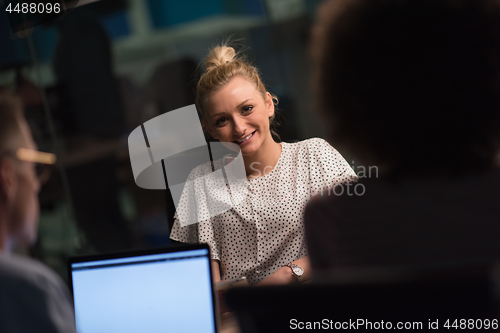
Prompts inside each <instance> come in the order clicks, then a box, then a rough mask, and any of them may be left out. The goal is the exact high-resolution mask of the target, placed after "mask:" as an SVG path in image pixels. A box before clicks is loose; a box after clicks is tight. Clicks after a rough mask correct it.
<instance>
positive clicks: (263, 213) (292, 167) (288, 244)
mask: <svg viewBox="0 0 500 333" xmlns="http://www.w3.org/2000/svg"><path fill="white" fill-rule="evenodd" d="M281 145H282V150H281V155H280V158H279V160H278V162H277V163H276V165H275V167H274V168H273V170H272V171H271V172H270V173H268V174H266V175H264V176H261V177H257V178H253V179H248V180H247V185H248V194H247V195H246V198H245V199H244V200H243V201H242V202H240V203H239V204H236V205H235V206H234V207H232V208H231V209H229V210H228V211H226V212H223V213H221V214H219V215H217V216H215V217H212V218H209V219H207V220H204V221H202V222H198V223H195V224H191V225H187V226H181V225H180V223H179V220H178V219H177V214H176V218H175V221H174V225H173V227H172V231H171V235H170V238H171V239H173V240H177V241H180V242H184V243H207V244H208V245H209V246H210V249H211V253H212V259H216V260H219V261H220V268H221V280H230V279H235V278H239V277H242V276H246V277H247V279H248V282H249V283H250V284H256V283H258V282H260V281H262V280H263V279H264V278H266V277H267V276H269V275H271V274H272V273H273V272H275V271H276V270H277V269H279V268H280V267H282V266H284V265H286V264H287V263H289V262H291V261H294V260H297V259H300V258H302V257H304V256H307V249H306V245H305V240H304V227H303V223H302V218H303V210H304V207H305V205H306V203H307V201H308V200H309V199H310V197H311V196H312V195H315V194H318V193H320V192H321V190H323V192H322V193H324V194H325V195H327V194H328V193H330V191H325V188H332V187H333V186H335V185H337V184H342V183H346V182H352V181H356V179H357V177H356V174H355V173H354V171H353V170H352V168H351V167H350V166H349V164H348V163H347V161H346V160H345V159H344V158H343V157H342V156H341V155H340V153H339V152H337V150H335V149H334V148H333V147H332V146H330V144H328V143H327V142H326V141H325V140H323V139H320V138H312V139H308V140H304V141H301V142H297V143H286V142H282V143H281ZM193 171H194V170H193ZM332 193H333V192H332ZM181 200H190V198H184V197H183V199H181ZM179 207H181V206H179ZM191 207H193V206H191Z"/></svg>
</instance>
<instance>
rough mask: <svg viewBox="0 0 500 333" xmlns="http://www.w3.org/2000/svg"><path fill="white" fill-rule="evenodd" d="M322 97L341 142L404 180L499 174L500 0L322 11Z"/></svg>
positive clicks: (382, 2) (318, 47)
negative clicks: (481, 171) (406, 177)
mask: <svg viewBox="0 0 500 333" xmlns="http://www.w3.org/2000/svg"><path fill="white" fill-rule="evenodd" d="M318 13H319V16H320V22H319V24H318V25H317V29H316V34H315V37H316V38H315V40H314V43H313V47H312V52H313V57H315V66H316V68H315V71H314V73H315V78H314V83H315V91H316V92H317V94H318V102H319V107H320V110H322V111H323V112H324V113H325V115H326V116H327V117H328V118H329V119H330V120H331V124H332V127H333V128H332V130H331V132H330V133H331V134H332V141H334V144H335V145H336V146H342V145H348V146H350V149H351V151H352V152H353V153H354V154H357V155H358V157H361V156H362V157H365V158H366V161H368V162H369V163H376V164H379V165H385V166H387V167H388V168H389V169H392V170H394V171H395V172H397V173H400V174H427V175H428V174H434V173H436V172H439V173H443V172H445V173H447V174H451V173H462V172H469V171H478V170H479V169H482V168H483V169H484V168H489V167H492V164H493V161H494V155H495V150H496V149H497V147H498V141H499V137H500V134H499V133H500V126H499V125H500V112H499V110H500V108H499V106H500V89H499V88H500V85H499V82H500V33H499V31H500V5H499V1H497V0H369V1H365V0H334V1H330V2H327V3H325V5H324V6H323V7H322V8H321V10H320V11H319V12H318Z"/></svg>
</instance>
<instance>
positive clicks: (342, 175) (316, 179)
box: [308, 138, 358, 193]
mask: <svg viewBox="0 0 500 333" xmlns="http://www.w3.org/2000/svg"><path fill="white" fill-rule="evenodd" d="M308 148H309V173H310V180H311V192H312V193H318V192H319V191H321V190H322V189H324V188H328V189H330V188H332V187H333V186H335V185H339V184H346V183H351V182H356V181H357V180H358V177H357V175H356V173H355V172H354V170H352V168H351V166H350V165H349V163H347V161H346V160H345V159H344V158H343V157H342V155H340V153H339V152H338V151H337V150H336V149H335V148H333V147H332V146H331V145H330V144H329V143H328V142H326V141H325V140H323V139H320V138H314V139H310V140H309V145H308Z"/></svg>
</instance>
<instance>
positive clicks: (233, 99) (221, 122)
mask: <svg viewBox="0 0 500 333" xmlns="http://www.w3.org/2000/svg"><path fill="white" fill-rule="evenodd" d="M207 106H208V107H207V109H208V110H207V115H206V118H205V119H206V120H205V123H206V124H205V125H206V126H207V128H208V131H209V133H210V135H211V136H212V137H213V138H214V139H216V140H219V141H221V142H233V143H235V144H237V145H238V146H239V147H240V149H241V152H242V154H243V155H252V154H254V153H256V152H259V151H260V152H261V149H266V147H270V146H271V144H272V143H274V140H273V138H272V135H271V132H270V129H269V117H271V116H272V115H273V114H274V104H273V100H272V97H271V94H269V93H266V96H265V98H264V97H263V96H262V94H261V93H260V92H259V91H258V90H257V89H256V87H255V84H253V83H252V82H250V81H248V80H246V79H244V78H243V77H241V76H236V77H234V78H233V79H231V81H229V83H228V84H226V85H225V86H224V87H223V88H222V89H221V90H219V91H217V92H216V93H215V94H213V95H212V96H211V98H210V99H209V101H208V103H207Z"/></svg>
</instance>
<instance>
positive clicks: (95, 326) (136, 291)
mask: <svg viewBox="0 0 500 333" xmlns="http://www.w3.org/2000/svg"><path fill="white" fill-rule="evenodd" d="M68 265H69V270H68V271H69V281H70V286H71V290H72V292H73V298H74V306H75V318H76V328H77V332H78V333H89V332H91V333H98V332H106V333H112V332H119V333H127V332H167V331H168V332H200V333H203V332H207V333H216V332H217V318H216V311H215V309H216V306H215V305H216V303H215V294H214V290H213V286H212V280H211V276H212V275H211V274H212V272H211V265H210V251H209V248H208V246H207V245H206V244H199V245H187V246H179V247H171V248H162V249H154V250H143V251H135V252H127V253H117V254H105V255H93V256H84V257H74V258H70V259H69V261H68Z"/></svg>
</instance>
